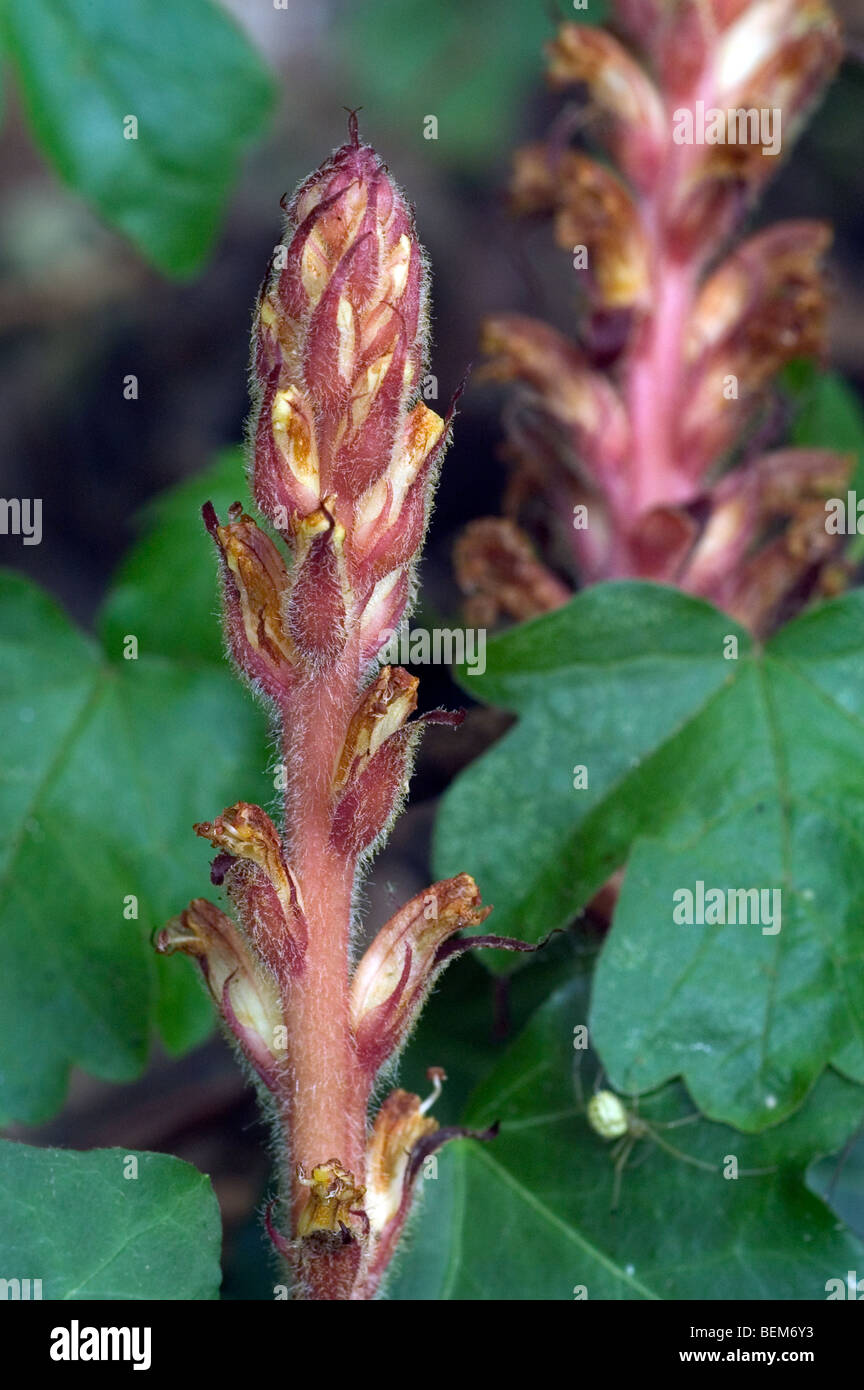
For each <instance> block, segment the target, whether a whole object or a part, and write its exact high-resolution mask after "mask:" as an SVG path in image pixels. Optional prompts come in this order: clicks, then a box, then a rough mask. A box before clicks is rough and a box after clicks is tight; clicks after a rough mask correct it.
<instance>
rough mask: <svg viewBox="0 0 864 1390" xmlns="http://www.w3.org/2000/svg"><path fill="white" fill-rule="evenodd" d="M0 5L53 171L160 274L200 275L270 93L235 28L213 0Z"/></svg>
mask: <svg viewBox="0 0 864 1390" xmlns="http://www.w3.org/2000/svg"><path fill="white" fill-rule="evenodd" d="M4 11H5V19H4V37H5V42H6V47H7V49H8V54H9V57H10V58H11V60H12V64H13V67H14V70H15V73H16V76H17V78H18V82H19V85H20V89H21V94H22V98H23V102H24V108H25V111H26V114H27V117H28V119H29V121H30V123H31V125H32V127H33V130H34V133H35V135H36V137H37V139H38V140H39V143H40V145H41V146H42V149H43V150H44V152H45V154H46V156H47V157H48V159H49V160H50V161H51V163H52V164H53V165H54V167H55V168H56V170H57V172H58V174H59V175H60V177H61V178H62V179H63V180H64V181H65V182H66V183H67V184H69V185H70V186H71V188H72V189H74V191H75V192H76V193H80V194H81V195H82V196H83V197H84V198H86V199H87V200H88V201H89V202H91V203H92V204H93V205H94V206H95V208H96V209H97V211H98V212H99V213H101V215H102V216H103V217H104V218H105V219H106V221H108V222H110V223H111V224H112V225H113V226H115V227H117V228H118V229H119V230H120V231H121V232H123V233H124V234H125V235H126V236H128V237H130V238H131V240H132V241H134V242H135V243H136V245H137V246H138V247H139V248H140V249H141V251H142V252H143V253H144V255H145V256H147V258H148V259H149V260H151V261H152V262H153V264H154V265H156V266H157V267H159V268H160V269H161V270H164V271H167V272H168V273H170V274H175V275H189V274H191V273H192V272H193V271H195V270H197V269H198V268H199V267H200V266H201V265H202V263H203V262H204V260H205V259H206V257H207V255H208V253H209V251H210V248H211V246H212V243H213V241H214V239H215V236H216V233H217V231H218V227H219V223H220V221H221V216H222V209H223V205H224V202H225V199H226V197H227V194H228V191H229V189H230V187H231V185H232V183H233V180H234V177H235V173H236V169H237V165H238V162H239V159H240V156H241V154H242V152H243V151H244V149H245V148H246V147H247V146H248V145H249V143H250V142H251V141H252V139H253V138H254V137H256V136H257V135H258V134H259V133H260V132H261V131H262V129H263V126H264V122H265V118H266V116H267V113H268V111H269V109H270V106H271V103H272V99H273V84H272V82H271V79H270V77H269V75H268V73H267V71H266V69H265V68H264V66H263V64H262V63H261V60H260V59H259V57H258V56H257V54H256V53H255V52H254V50H253V49H252V48H251V47H250V45H249V43H248V42H247V40H246V38H245V37H244V35H243V34H242V32H241V31H240V30H239V29H238V28H237V26H236V25H235V24H234V22H233V21H232V20H231V19H230V18H229V17H228V15H227V14H225V12H224V11H223V10H222V9H220V8H219V6H217V5H215V4H212V3H211V0H184V3H183V4H182V5H172V4H166V3H165V2H164V0H124V3H123V4H122V5H117V4H114V3H113V0H8V3H7V4H6V5H5V6H4ZM130 117H131V118H134V120H135V121H136V122H137V128H136V127H133V126H131V125H130V123H129V118H130ZM133 132H134V134H133ZM130 136H131V137H132V138H130Z"/></svg>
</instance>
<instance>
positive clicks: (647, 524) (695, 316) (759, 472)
mask: <svg viewBox="0 0 864 1390" xmlns="http://www.w3.org/2000/svg"><path fill="white" fill-rule="evenodd" d="M613 14H614V24H615V30H616V32H615V34H613V33H612V32H607V31H606V30H603V29H597V28H592V27H590V26H588V25H582V24H573V23H565V24H563V25H562V26H561V28H560V30H559V32H558V34H557V36H556V37H555V39H554V40H553V41H552V42H551V43H550V44H549V45H548V48H547V57H548V76H549V82H550V85H551V86H552V87H553V89H554V90H556V91H558V92H562V93H566V94H567V95H568V96H570V95H572V94H574V93H575V94H577V95H578V94H579V93H582V94H583V95H587V109H585V110H582V111H580V112H579V113H577V114H578V119H577V120H575V121H574V120H572V119H571V120H569V121H568V122H566V123H565V122H563V121H559V122H558V123H557V125H556V126H555V128H554V129H553V131H552V133H551V135H550V137H549V138H548V140H546V141H545V142H541V143H537V144H534V145H531V146H529V147H528V148H526V149H523V150H521V151H520V152H519V153H518V154H517V157H516V161H515V169H514V176H513V182H512V189H511V199H512V205H513V208H514V210H515V211H516V212H517V213H520V214H522V215H525V216H534V217H548V218H549V219H550V220H551V221H552V224H553V226H554V232H555V238H556V241H557V242H558V244H559V245H560V246H561V247H562V248H564V249H566V250H567V251H568V253H569V254H570V255H571V256H572V258H573V266H574V274H575V275H576V276H577V280H578V286H579V289H580V290H581V292H582V303H583V305H584V314H583V317H582V322H581V325H580V335H579V340H578V342H577V341H576V340H572V341H571V340H570V339H568V338H567V337H565V336H564V335H563V334H561V333H559V332H558V331H557V330H556V329H554V328H552V327H550V326H549V325H547V324H544V323H541V322H539V321H537V320H535V319H532V318H529V317H525V316H521V315H515V314H504V315H499V316H497V317H495V318H492V319H490V320H489V321H488V322H487V323H486V325H485V330H484V342H483V346H484V349H485V352H486V356H487V364H486V367H485V372H486V374H487V376H490V377H493V378H496V379H499V380H506V381H510V382H514V383H516V384H517V389H516V393H515V399H514V400H513V402H512V404H511V407H510V409H509V412H508V416H507V436H508V438H507V454H508V457H509V459H510V460H511V461H512V462H513V463H514V464H515V470H514V472H513V475H512V478H511V482H510V486H509V490H508V495H507V502H506V510H507V511H508V513H509V518H510V519H509V520H508V521H507V522H504V521H503V519H485V520H482V521H480V522H477V523H474V524H473V525H472V526H471V527H469V528H468V530H467V532H466V533H465V535H464V536H463V537H462V539H461V541H460V544H459V547H458V550H457V555H456V563H457V571H458V573H459V575H460V580H461V583H462V585H463V588H464V589H465V591H466V593H468V594H469V595H470V596H471V607H472V608H473V610H474V616H476V617H477V618H478V620H479V619H481V618H482V619H483V620H485V621H486V622H487V623H488V622H490V621H492V620H494V618H495V616H496V613H497V612H499V611H502V612H504V613H506V614H508V615H509V616H511V617H515V618H517V619H522V618H525V617H531V616H535V615H536V614H537V613H539V612H543V611H547V610H548V609H550V608H553V607H556V606H557V605H558V604H560V603H561V602H564V601H566V598H567V597H568V596H569V592H568V590H567V589H566V588H565V587H564V586H562V585H561V583H560V581H559V580H558V579H557V578H556V577H555V576H553V575H551V574H550V573H549V572H548V571H546V570H545V567H544V566H543V565H542V564H541V563H540V562H539V561H538V559H537V557H536V556H535V555H534V553H533V549H532V547H531V545H530V542H529V541H528V539H527V537H526V536H525V535H524V534H522V533H520V532H519V531H518V530H516V529H515V528H514V525H513V522H514V521H517V520H519V519H520V518H522V517H523V516H526V515H528V514H529V513H530V512H531V511H532V510H533V512H534V513H535V514H536V506H537V498H538V496H542V497H544V499H545V504H546V506H547V508H548V509H549V511H550V512H551V513H552V521H553V527H557V529H558V530H559V532H560V533H561V535H562V536H563V537H566V539H565V542H564V545H565V553H566V549H567V547H569V548H570V550H571V553H572V558H573V568H574V570H575V571H576V572H577V573H578V575H579V577H580V578H581V580H582V582H583V583H594V582H597V581H599V580H603V579H613V578H624V577H628V578H642V579H651V580H655V581H658V582H661V583H671V584H675V585H677V586H679V587H680V588H683V589H686V590H688V591H689V592H691V593H694V594H698V595H701V596H702V597H704V598H707V599H709V600H710V601H712V602H714V603H716V604H717V605H718V606H720V607H722V608H725V609H726V610H727V611H728V612H729V613H731V614H732V615H733V616H735V617H736V618H738V619H739V620H740V621H742V622H743V623H744V624H746V625H748V626H749V627H750V628H751V629H753V630H754V631H755V632H757V633H763V632H765V631H766V630H767V629H769V628H771V627H772V626H773V625H775V624H776V622H777V621H779V620H780V619H782V618H784V617H786V616H788V613H789V610H790V608H791V607H793V606H794V605H796V604H800V603H801V602H802V601H803V600H804V599H806V598H807V597H808V596H809V595H810V594H812V593H814V592H820V591H821V592H832V591H833V590H834V589H835V588H836V587H837V586H842V584H843V582H844V574H843V565H842V561H841V557H840V555H839V550H838V547H839V545H840V543H841V542H840V541H838V538H837V537H834V536H831V535H829V534H827V532H826V527H825V509H824V501H825V498H826V497H829V496H831V495H834V494H835V493H836V492H837V491H839V490H841V489H842V488H843V487H844V486H845V483H846V479H847V478H848V476H849V473H850V471H851V468H852V464H853V460H852V459H851V458H850V457H843V456H840V455H837V454H832V453H829V452H828V451H826V450H819V449H780V448H772V449H769V447H768V446H769V445H771V444H772V443H773V441H774V438H775V436H776V435H777V429H778V423H781V422H780V421H778V419H777V412H776V411H775V412H774V413H773V414H772V410H771V400H770V394H769V393H770V387H771V384H772V382H773V380H774V378H775V377H776V374H777V372H778V370H779V369H780V368H781V367H783V366H784V365H785V364H786V363H787V362H789V361H790V360H792V359H793V358H796V357H806V356H817V357H818V356H821V355H822V354H823V353H824V348H825V318H826V293H825V286H824V282H823V271H822V261H823V259H824V256H825V254H826V252H827V249H828V247H829V244H830V240H831V234H830V230H829V228H828V227H826V226H824V225H823V224H821V223H818V222H810V221H792V222H785V223H780V224H779V225H777V226H773V227H769V228H768V229H767V230H764V231H760V232H757V233H755V234H754V235H751V236H749V237H748V238H747V239H746V240H744V241H743V242H742V243H741V244H740V245H738V246H737V248H735V249H732V250H731V251H730V250H729V242H730V239H731V238H732V237H733V235H734V234H735V233H736V231H738V230H739V228H740V224H741V222H742V220H743V219H744V217H745V216H746V215H747V214H748V213H749V211H750V209H751V207H752V204H753V203H754V201H755V199H756V197H757V195H758V194H759V192H760V191H761V190H762V188H763V187H764V186H765V184H766V182H767V180H768V179H769V178H771V177H772V176H773V175H774V174H775V173H776V172H777V169H778V167H779V166H780V164H781V163H782V159H783V156H784V155H785V154H787V153H788V151H789V149H790V148H791V145H792V143H793V141H794V138H795V136H796V134H797V132H798V130H799V128H800V126H801V125H802V123H803V121H804V120H805V119H806V117H807V115H808V114H809V112H810V110H811V109H812V107H813V105H814V104H815V102H816V100H817V99H818V97H819V96H820V95H821V92H822V90H823V89H824V87H825V85H826V84H827V83H828V81H829V80H830V79H831V77H832V75H833V73H834V71H835V69H836V67H837V64H838V62H839V59H840V56H841V51H842V46H841V40H840V35H839V32H838V26H837V23H836V20H835V18H834V16H833V14H832V12H831V10H830V8H829V6H828V4H827V3H825V0H615V3H614V4H613ZM577 131H578V132H579V133H580V134H588V135H590V137H591V140H592V142H593V144H595V145H596V144H598V143H599V144H600V145H601V146H602V147H603V153H604V154H605V156H606V157H607V158H606V160H605V161H603V162H601V161H599V160H597V159H595V158H594V157H593V155H592V154H590V153H588V152H586V151H585V150H583V149H581V148H576V147H575V146H574V145H572V144H571V140H570V136H571V134H573V133H576V132H577ZM609 159H611V164H610V163H609V162H608V160H609ZM730 465H731V466H730Z"/></svg>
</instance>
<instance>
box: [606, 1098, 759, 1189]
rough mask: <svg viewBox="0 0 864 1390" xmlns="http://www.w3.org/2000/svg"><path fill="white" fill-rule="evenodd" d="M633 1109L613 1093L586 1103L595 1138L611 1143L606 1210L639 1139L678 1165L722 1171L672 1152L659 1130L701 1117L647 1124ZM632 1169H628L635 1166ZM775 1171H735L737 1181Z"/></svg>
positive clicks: (681, 1124)
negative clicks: (611, 1176) (611, 1178)
mask: <svg viewBox="0 0 864 1390" xmlns="http://www.w3.org/2000/svg"><path fill="white" fill-rule="evenodd" d="M635 1107H636V1102H635V1101H634V1108H633V1109H632V1110H628V1109H627V1107H626V1105H625V1104H624V1102H623V1100H622V1099H621V1097H620V1096H617V1095H616V1094H615V1092H614V1091H609V1090H602V1089H601V1090H597V1091H595V1092H594V1095H593V1096H592V1097H591V1099H590V1100H589V1102H588V1105H587V1106H586V1109H585V1116H586V1119H587V1120H588V1123H589V1125H590V1126H591V1128H592V1129H593V1131H594V1133H595V1134H599V1136H600V1138H601V1139H607V1140H611V1141H612V1148H611V1149H610V1151H609V1156H610V1158H611V1159H612V1162H613V1164H614V1166H615V1178H614V1181H613V1184H612V1204H611V1208H610V1210H612V1211H615V1210H616V1209H617V1207H618V1200H619V1198H620V1196H621V1181H622V1178H623V1176H624V1169H625V1168H626V1167H627V1163H628V1160H629V1158H630V1155H631V1153H632V1152H633V1150H634V1148H635V1147H636V1145H637V1144H638V1143H639V1142H640V1140H642V1139H647V1140H650V1141H651V1143H653V1144H656V1145H657V1147H658V1148H660V1149H663V1151H664V1152H665V1153H668V1154H671V1156H672V1157H673V1158H677V1159H680V1161H681V1162H682V1163H689V1164H690V1165H691V1166H692V1167H693V1168H701V1169H702V1171H703V1172H705V1173H720V1172H722V1171H723V1170H722V1167H721V1165H720V1164H719V1163H708V1162H706V1161H705V1159H702V1158H694V1157H693V1155H692V1154H687V1153H683V1152H682V1150H681V1149H676V1148H675V1146H674V1145H673V1144H670V1143H669V1141H668V1140H667V1139H664V1138H663V1136H662V1134H661V1133H660V1130H667V1129H680V1128H682V1126H684V1125H692V1124H696V1122H697V1121H698V1120H701V1119H702V1116H701V1115H700V1114H699V1112H698V1111H695V1112H694V1113H693V1114H692V1115H682V1116H681V1117H680V1119H677V1120H655V1121H653V1122H652V1123H649V1122H648V1121H647V1120H643V1119H642V1118H641V1116H640V1115H639V1114H638V1112H637V1110H636V1108H635ZM648 1152H649V1150H648V1149H646V1151H645V1154H644V1155H643V1157H642V1158H640V1159H638V1160H637V1165H638V1163H641V1162H643V1160H644V1158H647V1156H648ZM637 1165H632V1166H637ZM776 1171H777V1169H776V1168H741V1169H739V1170H738V1176H739V1177H742V1178H744V1177H747V1178H753V1177H759V1176H761V1175H763V1174H767V1173H776Z"/></svg>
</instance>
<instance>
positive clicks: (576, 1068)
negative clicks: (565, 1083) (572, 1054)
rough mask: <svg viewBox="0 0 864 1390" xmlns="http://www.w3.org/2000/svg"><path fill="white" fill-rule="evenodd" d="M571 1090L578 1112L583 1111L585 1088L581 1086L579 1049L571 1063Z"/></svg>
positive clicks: (580, 1056)
mask: <svg viewBox="0 0 864 1390" xmlns="http://www.w3.org/2000/svg"><path fill="white" fill-rule="evenodd" d="M573 1090H574V1091H575V1093H576V1101H577V1104H578V1106H579V1109H580V1111H582V1110H584V1109H585V1088H584V1086H583V1085H582V1052H581V1049H580V1050H579V1051H577V1053H576V1059H575V1061H574V1063H573Z"/></svg>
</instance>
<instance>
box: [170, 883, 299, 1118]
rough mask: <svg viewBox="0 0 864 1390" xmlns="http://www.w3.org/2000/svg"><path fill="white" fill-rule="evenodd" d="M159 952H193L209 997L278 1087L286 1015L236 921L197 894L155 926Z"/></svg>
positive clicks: (260, 1071) (255, 1063) (266, 1079)
mask: <svg viewBox="0 0 864 1390" xmlns="http://www.w3.org/2000/svg"><path fill="white" fill-rule="evenodd" d="M153 944H154V946H155V948H156V950H157V951H158V952H159V953H160V955H173V954H174V953H175V952H178V951H179V952H181V953H182V954H184V955H188V956H192V957H193V959H194V960H196V961H197V963H198V966H199V967H200V970H201V974H202V976H203V978H204V981H205V983H206V985H207V988H208V990H209V991H210V994H211V996H212V998H213V1002H214V1003H215V1004H216V1006H217V1008H218V1009H219V1010H220V1012H221V1015H222V1018H223V1020H224V1021H225V1023H226V1024H227V1026H228V1028H229V1029H230V1031H231V1032H232V1033H233V1035H234V1037H235V1039H236V1041H237V1043H238V1044H239V1046H240V1049H241V1051H242V1052H243V1054H244V1055H245V1056H246V1058H247V1060H248V1061H249V1062H250V1063H251V1065H252V1066H253V1067H254V1069H255V1071H256V1072H257V1074H258V1076H259V1077H260V1078H261V1080H262V1081H263V1082H264V1084H265V1085H266V1086H267V1088H268V1090H271V1091H275V1090H276V1089H277V1073H278V1070H279V1067H280V1065H281V1062H282V1060H283V1059H282V1056H281V1054H280V1052H279V1050H278V1048H277V1046H276V1040H277V1037H278V1036H279V1033H278V1030H280V1029H282V1028H283V1027H284V1017H283V1014H282V1006H281V1001H280V998H279V991H278V987H277V984H276V980H275V978H274V977H273V976H272V975H271V974H270V972H269V971H268V970H267V969H266V967H265V966H264V965H263V964H262V962H261V961H260V960H259V959H258V958H257V957H256V956H255V954H254V952H253V950H252V948H251V946H250V944H249V942H248V941H247V940H246V938H245V937H244V936H243V934H242V932H241V931H240V930H239V929H238V927H237V926H236V925H235V924H234V923H233V922H232V921H231V919H230V917H227V916H226V915H225V913H224V912H221V911H220V909H219V908H218V907H216V906H215V905H214V904H213V903H210V902H207V900H206V899H205V898H195V899H194V900H193V901H192V902H191V903H190V904H189V906H188V907H187V908H186V909H185V910H184V911H183V912H181V913H180V915H179V917H177V918H175V919H174V920H173V921H171V922H169V923H168V925H167V926H165V927H163V928H162V929H161V931H159V932H157V933H156V935H155V937H154V942H153Z"/></svg>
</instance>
